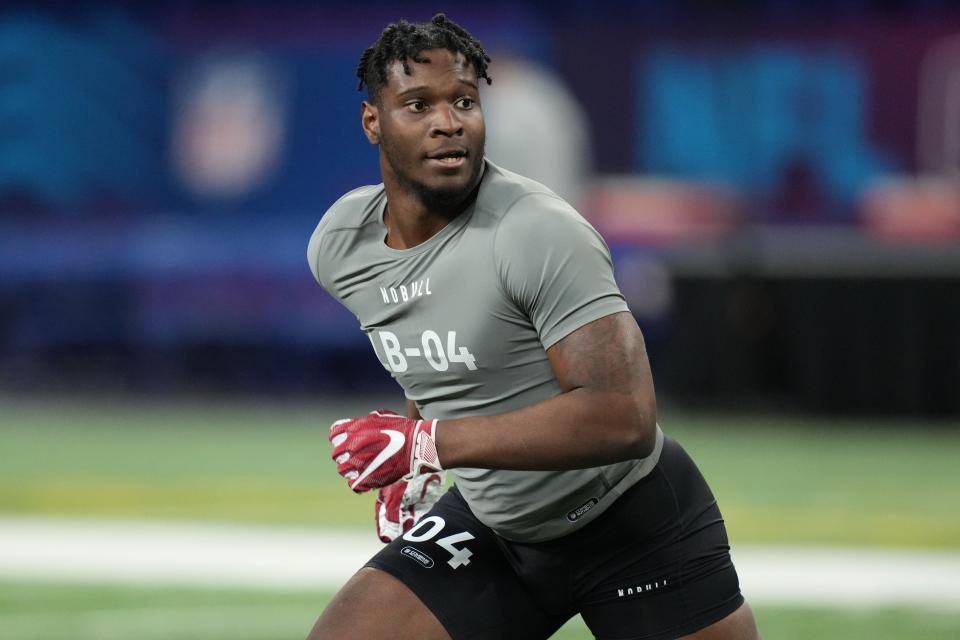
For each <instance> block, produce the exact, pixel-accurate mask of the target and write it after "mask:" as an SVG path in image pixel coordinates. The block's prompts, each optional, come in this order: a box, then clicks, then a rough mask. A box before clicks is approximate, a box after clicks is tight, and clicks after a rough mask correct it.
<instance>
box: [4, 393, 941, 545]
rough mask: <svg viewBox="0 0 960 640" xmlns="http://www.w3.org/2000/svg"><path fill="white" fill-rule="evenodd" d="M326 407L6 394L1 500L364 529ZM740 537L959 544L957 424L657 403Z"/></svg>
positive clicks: (82, 511)
mask: <svg viewBox="0 0 960 640" xmlns="http://www.w3.org/2000/svg"><path fill="white" fill-rule="evenodd" d="M371 404H373V403H371V402H358V403H353V404H344V405H343V406H342V407H340V408H335V407H334V408H332V407H330V406H328V405H304V404H297V405H282V404H277V403H273V404H267V405H264V404H253V403H246V404H243V403H236V404H226V403H221V404H196V403H193V404H191V403H186V402H185V403H182V404H178V405H172V404H145V405H131V404H120V405H112V406H109V407H108V406H106V405H90V404H82V403H67V402H64V403H54V402H49V401H48V402H43V403H39V402H33V403H16V402H11V401H6V402H3V401H0V438H2V442H3V446H2V447H0V513H19V514H35V515H41V514H44V515H77V516H97V517H123V518H168V519H169V518H182V519H190V520H197V519H200V520H218V521H231V522H232V521H245V522H262V523H275V524H316V525H324V526H336V525H349V526H366V525H367V524H368V522H369V519H370V516H371V513H372V497H371V496H369V495H366V496H356V495H354V494H353V493H351V492H350V491H348V490H346V488H345V484H344V482H343V481H342V480H341V479H340V478H339V476H337V474H336V472H335V469H334V465H333V463H332V462H331V461H330V459H329V454H328V452H329V443H328V442H327V440H326V438H325V432H326V428H327V425H328V424H329V423H330V422H331V421H332V420H334V419H335V418H337V417H342V416H343V415H350V414H356V413H358V412H363V411H365V410H366V409H367V408H368V407H369V406H371ZM660 420H661V424H662V425H663V426H664V428H665V429H666V430H667V432H668V433H669V434H671V435H673V436H675V437H676V438H678V439H679V440H680V441H681V442H682V443H683V444H684V445H685V446H686V447H687V449H688V450H689V451H690V452H691V454H692V455H693V456H694V459H696V460H697V462H698V464H699V465H700V467H701V468H702V469H703V472H704V474H705V475H706V477H707V479H708V480H709V482H710V483H711V485H712V486H713V488H714V491H715V492H716V494H717V496H718V498H719V500H720V506H721V509H722V510H723V511H724V514H725V516H726V518H727V521H728V527H729V531H730V535H731V538H732V540H733V541H734V542H738V541H739V542H776V543H782V542H788V543H801V542H802V543H838V544H845V545H851V544H852V545H874V546H877V545H880V546H882V545H887V546H901V547H902V546H908V547H925V548H932V547H939V548H960V509H957V508H956V505H958V504H960V476H958V474H957V473H956V463H957V459H958V456H960V428H957V427H953V428H950V427H949V426H940V427H937V428H935V427H932V426H931V425H926V424H920V423H918V424H909V423H900V424H894V423H890V424H875V423H872V422H852V421H826V420H812V419H809V420H804V419H795V418H789V419H788V418H768V417H749V418H741V417H716V416H703V415H690V414H683V413H675V412H669V411H666V412H664V411H662V412H661V415H660Z"/></svg>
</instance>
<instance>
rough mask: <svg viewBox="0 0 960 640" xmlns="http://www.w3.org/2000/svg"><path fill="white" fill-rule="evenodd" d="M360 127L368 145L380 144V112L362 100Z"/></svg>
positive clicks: (371, 104) (374, 106) (370, 103)
mask: <svg viewBox="0 0 960 640" xmlns="http://www.w3.org/2000/svg"><path fill="white" fill-rule="evenodd" d="M360 126H362V127H363V133H364V135H366V136H367V141H368V142H369V143H370V144H380V112H379V111H378V110H377V106H376V105H375V104H373V103H372V102H367V101H366V100H364V101H363V103H362V104H361V105H360Z"/></svg>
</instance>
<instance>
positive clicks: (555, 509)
mask: <svg viewBox="0 0 960 640" xmlns="http://www.w3.org/2000/svg"><path fill="white" fill-rule="evenodd" d="M385 205H386V194H385V192H384V188H383V185H376V186H369V187H363V188H360V189H357V190H355V191H352V192H350V193H348V194H347V195H345V196H344V197H343V198H341V199H340V200H339V201H337V202H336V203H335V204H334V205H333V206H332V207H331V208H330V210H329V211H328V212H327V213H326V214H325V215H324V217H323V219H322V220H321V221H320V224H319V225H318V227H317V229H316V231H315V232H314V234H313V237H312V238H311V240H310V245H309V249H308V259H309V261H310V267H311V270H312V271H313V273H314V276H315V277H316V278H317V280H318V281H319V282H320V284H321V285H322V286H323V287H324V288H325V289H326V290H327V291H328V292H330V293H331V294H332V295H333V296H334V297H336V298H337V299H338V300H339V301H340V302H341V303H342V304H344V305H345V306H346V307H347V308H348V309H349V310H350V311H351V312H353V314H354V315H355V316H356V317H357V319H358V321H359V323H360V326H361V328H362V330H363V331H364V332H365V333H366V334H367V336H368V337H369V338H370V342H371V344H372V346H373V349H374V351H375V352H376V354H377V357H378V358H379V359H380V362H381V363H382V364H383V366H384V368H385V369H386V370H387V371H388V372H389V373H390V375H392V376H393V377H394V378H395V379H396V380H397V382H398V383H399V384H400V386H401V387H402V388H403V390H404V392H405V394H406V397H407V398H408V399H410V400H413V401H414V402H415V403H416V405H417V407H418V409H419V410H420V413H421V415H422V416H424V417H425V418H430V419H433V418H436V419H439V420H443V419H450V418H460V417H466V416H477V415H495V414H500V413H505V412H508V411H513V410H516V409H520V408H522V407H526V406H529V405H532V404H534V403H537V402H540V401H542V400H545V399H548V398H551V397H553V396H555V395H558V394H559V393H561V389H560V386H559V384H558V382H557V379H556V377H555V376H554V374H553V371H552V369H551V367H550V363H549V361H548V359H547V354H546V351H547V349H549V348H550V347H551V346H553V345H554V344H556V343H557V342H559V341H560V340H562V339H563V338H564V337H566V336H567V335H569V334H570V333H571V332H573V331H575V330H576V329H579V328H580V327H582V326H584V325H586V324H588V323H590V322H592V321H593V320H597V319H599V318H602V317H605V316H607V315H610V314H613V313H618V312H622V311H627V310H628V309H627V305H626V303H625V302H624V299H623V296H622V295H621V294H620V291H619V289H618V287H617V284H616V281H615V280H614V276H613V267H612V262H611V258H610V252H609V250H608V248H607V246H606V244H605V243H604V241H603V239H602V238H601V237H600V235H599V234H598V233H597V232H596V230H594V229H593V227H591V226H590V224H589V223H588V222H587V221H586V220H584V219H583V217H581V216H580V215H579V214H578V213H577V212H576V211H575V210H574V209H573V208H572V207H570V205H568V204H567V203H566V202H565V201H563V200H562V199H561V198H559V197H558V196H556V195H555V194H554V193H553V192H551V191H550V190H549V189H547V188H546V187H544V186H542V185H540V184H539V183H537V182H534V181H532V180H528V179H526V178H523V177H521V176H519V175H516V174H514V173H511V172H509V171H506V170H504V169H501V168H499V167H497V166H496V165H494V164H492V163H490V162H487V163H486V166H485V170H484V176H483V178H482V180H481V184H480V189H479V192H478V195H477V198H476V200H475V201H474V203H473V204H472V205H471V206H470V207H468V208H467V209H466V210H464V211H463V212H462V213H461V214H460V215H459V216H458V217H457V218H455V219H454V220H452V221H450V222H449V223H448V224H447V225H446V226H445V227H444V228H443V229H442V230H441V231H439V232H438V233H437V234H435V235H434V236H432V237H431V238H429V239H428V240H427V241H425V242H423V243H421V244H419V245H417V246H416V247H413V248H410V249H402V250H398V249H392V248H390V247H388V246H387V245H386V243H385V238H386V226H385V225H384V222H383V211H384V208H385ZM597 428H598V429H600V428H603V426H602V425H598V426H597ZM661 442H662V434H660V432H659V429H658V438H657V443H658V444H657V447H656V448H655V450H654V453H653V454H651V456H649V457H648V458H644V459H642V460H630V461H625V462H620V463H616V464H612V465H607V466H603V467H597V468H591V469H576V470H568V471H512V470H494V469H469V468H458V469H454V470H453V473H454V475H455V477H456V481H457V485H458V487H459V488H460V491H461V493H462V494H463V496H464V498H465V499H466V501H467V504H468V505H469V506H470V508H471V510H472V511H473V512H474V514H475V515H476V516H477V518H479V519H480V520H481V521H482V522H483V523H484V524H486V525H487V526H489V527H491V528H492V529H493V530H494V531H496V532H497V533H498V534H499V535H501V536H503V537H506V538H509V539H513V540H521V541H530V542H534V541H541V540H547V539H551V538H556V537H559V536H562V535H565V534H567V533H570V532H572V531H573V530H575V529H576V528H579V527H581V526H583V525H584V524H585V523H586V522H588V521H590V520H591V519H593V518H594V517H596V515H598V514H599V513H601V512H602V511H603V510H605V509H606V507H607V506H608V505H609V504H610V503H611V502H612V501H613V500H614V499H616V497H617V496H618V495H620V494H621V493H622V492H623V491H625V490H626V489H627V488H629V487H630V486H632V485H633V483H634V482H636V481H637V480H639V479H640V478H641V477H643V476H644V475H646V474H647V473H649V471H650V469H652V468H653V466H654V465H655V464H656V460H657V458H658V456H659V451H660V444H661Z"/></svg>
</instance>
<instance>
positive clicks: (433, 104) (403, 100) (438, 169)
mask: <svg viewBox="0 0 960 640" xmlns="http://www.w3.org/2000/svg"><path fill="white" fill-rule="evenodd" d="M420 55H421V57H425V58H429V60H430V62H429V63H418V62H414V61H413V60H408V64H409V66H410V71H411V75H407V74H406V73H405V72H404V70H403V65H402V64H401V63H400V62H394V63H393V64H392V65H391V66H390V67H388V69H387V84H386V86H384V87H383V90H382V94H381V100H380V103H381V104H377V105H374V104H371V103H369V102H364V103H363V112H362V121H363V128H364V132H365V133H366V135H367V139H368V140H370V142H371V143H372V144H379V145H380V167H381V170H382V171H383V179H384V183H385V185H386V186H387V187H388V189H389V188H395V189H396V188H399V189H402V190H403V191H405V192H407V193H409V194H411V195H413V196H415V197H417V198H419V199H420V201H421V202H422V203H423V204H424V205H426V206H427V207H428V208H434V209H440V210H443V209H449V208H452V207H456V206H457V205H459V204H461V203H462V202H463V201H464V200H465V199H466V198H467V196H469V194H470V193H471V192H472V191H473V189H474V188H475V187H476V186H477V183H478V182H479V180H480V173H481V171H482V169H483V146H484V139H485V136H486V130H485V128H484V122H483V112H482V111H481V110H480V94H479V91H478V89H477V74H476V71H475V70H474V68H473V66H472V65H470V64H469V63H467V62H466V60H465V58H464V57H463V56H462V55H461V54H454V53H451V52H450V51H448V50H446V49H429V50H427V51H423V52H421V53H420Z"/></svg>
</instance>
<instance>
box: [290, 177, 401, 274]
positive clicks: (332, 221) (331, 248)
mask: <svg viewBox="0 0 960 640" xmlns="http://www.w3.org/2000/svg"><path fill="white" fill-rule="evenodd" d="M383 197H384V191H383V185H382V184H378V185H368V186H364V187H360V188H358V189H354V190H353V191H350V192H348V193H346V194H344V195H343V196H341V197H340V199H339V200H337V201H336V202H334V203H333V204H332V205H331V206H330V208H329V209H327V211H326V213H324V214H323V217H322V218H321V219H320V223H319V224H318V225H317V227H316V229H314V231H313V235H311V236H310V242H309V243H308V245H307V261H308V262H309V264H310V271H311V272H312V273H313V276H314V278H316V279H317V281H318V282H319V283H320V284H321V285H323V284H324V280H323V274H324V271H325V269H324V265H325V264H329V263H330V262H331V261H335V260H337V259H338V257H341V256H342V255H343V254H345V253H346V252H347V251H348V249H349V245H350V244H352V243H354V242H356V241H357V239H358V237H359V236H362V235H363V234H364V232H367V231H370V230H371V228H372V227H373V226H375V225H376V224H378V223H379V220H378V218H377V216H378V211H379V205H380V203H381V202H382V200H383ZM324 286H325V285H324Z"/></svg>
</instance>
